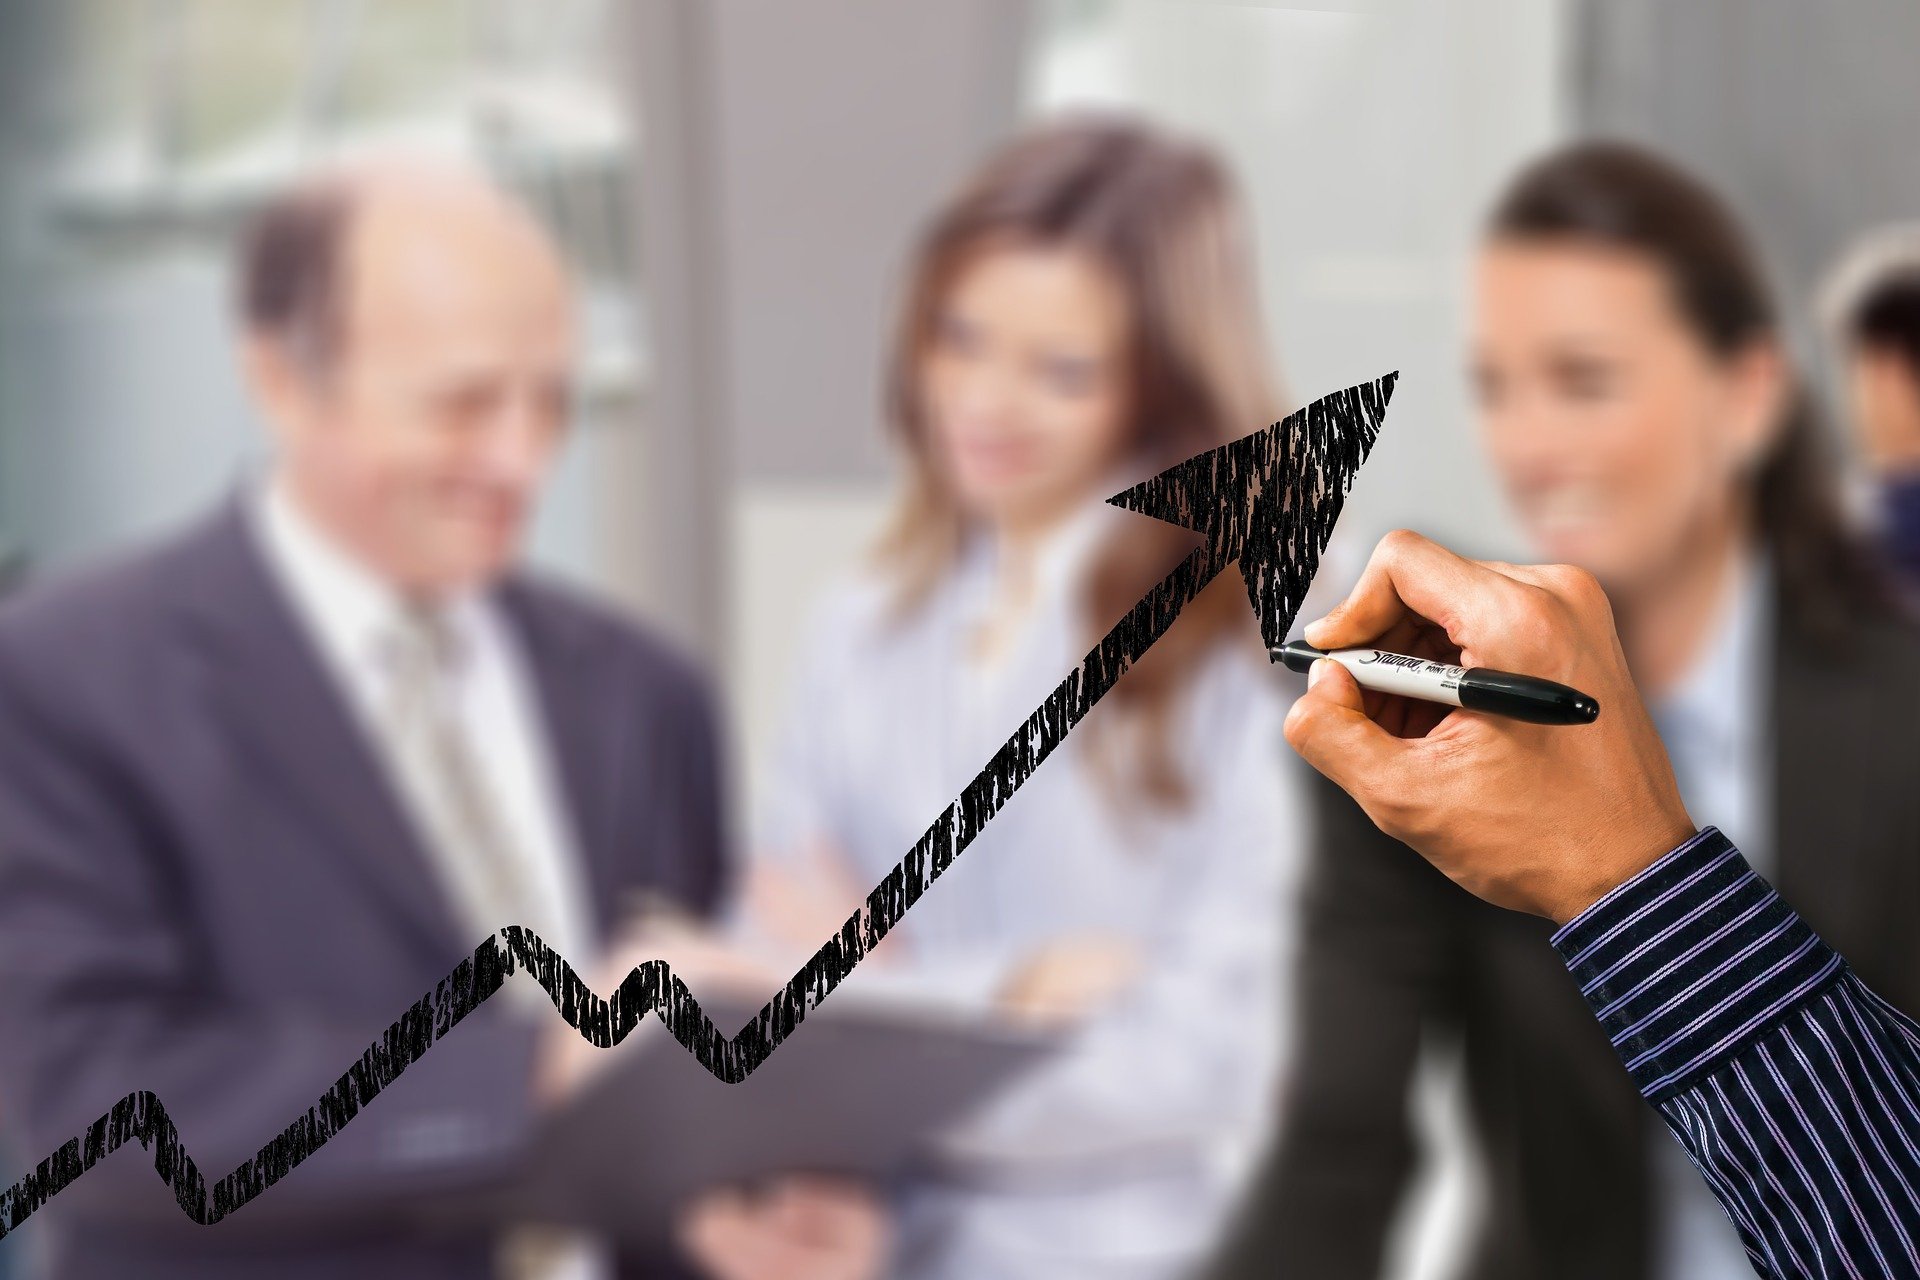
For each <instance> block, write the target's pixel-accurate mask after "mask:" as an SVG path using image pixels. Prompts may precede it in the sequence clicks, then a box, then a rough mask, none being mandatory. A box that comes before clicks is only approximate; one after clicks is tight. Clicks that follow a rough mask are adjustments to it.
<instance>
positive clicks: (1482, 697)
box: [1271, 640, 1600, 724]
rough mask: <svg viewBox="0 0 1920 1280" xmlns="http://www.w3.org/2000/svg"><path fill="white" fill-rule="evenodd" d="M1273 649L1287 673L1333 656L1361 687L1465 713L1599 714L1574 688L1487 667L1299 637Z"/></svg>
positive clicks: (1573, 717)
mask: <svg viewBox="0 0 1920 1280" xmlns="http://www.w3.org/2000/svg"><path fill="white" fill-rule="evenodd" d="M1271 653H1272V656H1274V657H1276V658H1278V659H1279V660H1280V661H1282V662H1284V663H1286V665H1287V669H1288V670H1289V671H1298V672H1300V673H1301V674H1302V675H1305V674H1306V673H1307V672H1308V671H1309V670H1311V669H1312V667H1313V663H1314V659H1316V658H1331V659H1332V660H1333V661H1335V662H1337V663H1339V664H1340V665H1341V666H1343V667H1345V668H1346V669H1347V670H1348V671H1349V672H1351V673H1352V675H1353V678H1354V679H1355V680H1356V681H1357V682H1359V685H1360V687H1361V688H1362V689H1373V690H1375V691H1377V692H1379V693H1397V694H1399V695H1400V696H1401V697H1403V698H1419V699H1421V700H1423V701H1426V702H1441V703H1445V704H1446V705H1448V706H1450V707H1465V708H1466V709H1467V710H1469V711H1485V712H1487V713H1489V714H1490V715H1496V716H1506V717H1508V718H1509V719H1513V720H1526V721H1529V722H1531V723H1533V724H1592V723H1593V721H1594V719H1595V717H1597V716H1598V715H1599V714H1600V703H1599V702H1598V701H1597V700H1595V699H1594V698H1592V697H1591V696H1589V695H1587V694H1584V693H1582V692H1580V691H1579V690H1578V689H1569V688H1568V687H1567V686H1566V685H1564V684H1555V683H1554V682H1553V681H1551V680H1538V679H1535V678H1534V677H1533V676H1516V675H1513V674H1512V673H1510V672H1506V671H1495V670H1493V669H1492V668H1490V667H1456V666H1454V665H1452V664H1451V663H1446V662H1432V661H1429V660H1428V659H1426V658H1415V657H1411V656H1410V655H1408V654H1404V653H1388V652H1386V651H1385V650H1383V649H1335V650H1334V651H1333V652H1332V653H1324V652H1322V651H1321V650H1319V649H1316V648H1314V647H1313V646H1312V645H1310V644H1304V643H1302V642H1301V641H1299V640H1289V641H1288V642H1287V643H1286V644H1284V645H1282V646H1280V647H1279V648H1278V649H1274V650H1272V651H1271Z"/></svg>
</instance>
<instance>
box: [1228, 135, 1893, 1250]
mask: <svg viewBox="0 0 1920 1280" xmlns="http://www.w3.org/2000/svg"><path fill="white" fill-rule="evenodd" d="M1476 265H1477V269H1476V274H1475V279H1474V314H1473V328H1474V349H1473V375H1474V380H1475V384H1476V387H1477V391H1478V397H1479V403H1480V413H1481V420H1482V427H1483V435H1484V439H1485V442H1486V446H1487V449H1488V452H1489V455H1490V457H1491V459H1492V462H1493V464H1494V467H1495V469H1496V470H1497V472H1498V473H1499V476H1500V479H1501V480H1502V482H1503V484H1504V486H1505V489H1506V492H1507V494H1508V496H1509V498H1510V499H1511V501H1512V503H1513V505H1514V507H1515V509H1516V511H1517V513H1518V515H1519V517H1520V519H1521V521H1522V523H1523V525H1524V527H1525V529H1526V530H1527V532H1528V534H1529V536H1530V540H1531V543H1532V547H1531V551H1532V553H1533V554H1534V555H1536V556H1538V557H1539V558H1540V559H1543V560H1548V561H1558V562H1565V563H1570V564H1574V565H1578V566H1580V567H1582V568H1585V569H1587V570H1590V571H1591V572H1592V573H1593V574H1595V575H1596V576H1597V577H1598V578H1599V580H1600V581H1601V583H1602V584H1603V585H1604V586H1605V588H1606V590H1607V593H1608V595H1609V597H1610V599H1611V601H1612V605H1613V609H1614V612H1615V616H1616V617H1617V620H1618V624H1619V630H1620V635H1621V639H1622V643H1623V646H1624V649H1625V652H1626V655H1627V659H1628V662H1629V665H1630V666H1631V669H1632V672H1633V676H1634V679H1635V681H1636V683H1637V684H1638V686H1639V688H1640V689H1641V691H1642V692H1643V693H1644V694H1645V696H1646V698H1647V700H1648V703H1649V705H1650V707H1651V709H1652V711H1653V715H1654V719H1655V723H1656V725H1657V726H1658V728H1659V729H1660V732H1661V736H1662V738H1663V740H1664V742H1665V743H1666V746H1667V750H1668V752H1669V755H1670V756H1671V758H1672V762H1673V765H1674V769H1675V772H1676V774H1677V775H1678V778H1679V783H1680V788H1681V791H1682V794H1683V795H1684V797H1685V801H1686V804H1687V807H1688V809H1689V811H1691V812H1696V813H1709V814H1712V815H1713V818H1714V821H1715V822H1716V823H1717V824H1718V825H1720V826H1721V827H1722V828H1723V829H1724V830H1725V831H1726V832H1727V834H1728V835H1729V836H1730V837H1732V838H1733V839H1734V840H1735V841H1736V842H1737V844H1738V845H1739V847H1740V848H1741V849H1743V850H1745V851H1746V853H1747V855H1748V857H1749V859H1750V860H1751V861H1752V862H1753V863H1754V865H1755V866H1756V867H1757V868H1758V869H1759V871H1760V872H1761V874H1762V875H1764V876H1766V877H1767V878H1768V879H1769V880H1771V881H1772V882H1773V883H1774V884H1776V885H1777V886H1778V887H1779V888H1780V890H1781V892H1782V893H1783V894H1785V895H1786V896H1787V897H1788V898H1789V899H1791V900H1792V901H1794V902H1795V903H1796V904H1797V905H1798V906H1799V907H1800V908H1801V910H1802V911H1803V914H1804V915H1805V916H1806V918H1807V919H1808V920H1809V921H1810V922H1812V923H1813V924H1814V926H1815V927H1816V928H1817V929H1818V930H1819V931H1820V932H1821V933H1822V934H1824V935H1825V936H1826V937H1828V938H1829V939H1831V940H1833V941H1834V943H1835V945H1836V946H1837V947H1839V948H1841V949H1842V950H1843V952H1844V953H1845V954H1846V955H1847V956H1848V958H1849V960H1850V961H1851V962H1853V963H1854V965H1855V966H1856V968H1857V969H1858V970H1859V972H1860V974H1861V976H1862V977H1863V978H1864V979H1865V981H1866V982H1868V983H1869V984H1870V985H1872V986H1874V987H1876V988H1878V989H1879V990H1880V991H1881V992H1883V993H1884V994H1885V995H1886V997H1887V998H1888V999H1889V1000H1890V1001H1892V1002H1893V1003H1894V1004H1895V1005H1897V1006H1899V1007H1902V1008H1904V1009H1907V1010H1920V935H1917V934H1916V931H1915V929H1914V927H1913V921H1914V919H1915V915H1916V909H1917V908H1920V789H1916V788H1915V787H1914V786H1913V782H1912V761H1913V759H1914V758H1915V753H1916V751H1920V662H1916V659H1920V640H1917V639H1916V634H1915V632H1914V630H1913V629H1912V628H1911V627H1910V626H1909V625H1908V624H1907V623H1906V622H1905V621H1904V619H1903V616H1902V615H1901V613H1900V612H1899V611H1898V609H1897V607H1896V604H1895V600H1894V593H1893V590H1892V587H1891V585H1890V581H1889V575H1888V574H1887V572H1886V570H1885V569H1884V567H1883V565H1882V564H1881V563H1880V562H1879V561H1878V559H1877V558H1876V557H1875V555H1874V554H1873V553H1872V552H1871V550H1870V549H1869V548H1868V547H1867V546H1866V545H1865V544H1864V543H1862V542H1861V541H1860V540H1859V539H1858V538H1857V537H1856V536H1855V535H1854V533H1853V532H1852V531H1851V530H1850V529H1849V528H1848V527H1847V525H1846V524H1845V523H1844V522H1843V519H1842V508H1841V502H1840V493H1839V488H1838V483H1837V480H1836V473H1835V470H1834V468H1833V466H1832V464H1831V463H1830V461H1829V458H1828V455H1827V450H1826V447H1825V445H1826V442H1825V441H1824V440H1823V438H1822V434H1821V429H1820V427H1819V425H1818V423H1817V422H1816V420H1815V418H1814V417H1813V415H1812V414H1811V412H1810V409H1809V406H1808V402H1807V401H1806V399H1805V398H1804V397H1803V395H1802V394H1801V393H1800V391H1799V389H1798V387H1797V384H1796V380H1795V378H1794V377H1793V375H1792V372H1791V370H1790V369H1789V368H1788V366H1787V361H1786V357H1785V355H1784V353H1783V351H1782V347H1781V342H1780V338H1779V335H1778V330H1777V320H1776V313H1775V311H1774V308H1773V304H1772V302H1771V301H1770V299H1769V297H1768V294H1767V291H1766V288H1765V285H1764V282H1763V277H1762V274H1761V269H1760V266H1759V264H1758V262H1757V261H1756V259H1755V257H1754V254H1753V251H1752V249H1751V248H1750V246H1749V245H1748V243H1747V240H1746V237H1745V235H1744V234H1743V232H1742V230H1741V228H1740V227H1739V226H1738V225H1737V224H1736V222H1735V220H1734V218H1733V216H1732V214H1731V213H1730V212H1729V211H1728V210H1727V209H1726V208H1725V207H1724V206H1723V205H1722V203H1721V202H1720V201H1719V200H1718V199H1717V198H1716V197H1715V196H1714V194H1712V193H1711V192H1710V191H1708V190H1707V189H1706V188H1705V187H1703V186H1702V185H1701V184H1700V183H1699V182H1698V181H1696V180H1695V179H1694V178H1693V177H1691V176H1689V175H1688V174H1686V173H1684V172H1682V171H1681V170H1679V169H1677V168H1676V167H1674V166H1673V165H1671V164H1669V163H1667V162H1666V161H1664V160H1662V159H1659V158H1656V157H1655V156H1653V155H1650V154H1648V153H1645V152H1643V151H1640V150H1637V149H1634V148H1631V147H1628V146H1625V145H1618V144H1609V143H1603V142H1597V143H1586V144H1579V145H1575V146H1572V147H1569V148H1567V149H1564V150H1561V151H1558V152H1555V153H1553V154H1550V155H1548V156H1547V157H1545V158H1544V159H1541V160H1539V161H1538V162H1536V163H1534V164H1533V165H1531V166H1530V167H1528V168H1526V169H1525V170H1524V171H1523V172H1522V173H1520V174H1519V175H1518V177H1517V178H1516V179H1515V180H1514V182H1513V183H1512V185H1511V186H1510V188H1509V189H1508V190H1507V192H1506V193H1505V195H1504V196H1503V198H1502V199H1501V200H1500V201H1499V203H1498V205H1497V206H1496V208H1495V209H1494V211H1493V214H1492V216H1491V218H1490V220H1489V222H1488V224H1487V235H1486V239H1485V241H1484V243H1483V245H1482V246H1481V249H1480V252H1479V255H1478V260H1477V264H1476ZM1568 732H1577V730H1568ZM1836 823H1838V824H1839V825H1838V826H1836V825H1835V824H1836ZM1312 858H1313V862H1312V866H1311V869H1310V871H1309V872H1308V877H1309V881H1308V888H1307V889H1306V890H1305V895H1306V901H1305V905H1304V906H1303V908H1302V910H1303V918H1304V922H1303V925H1302V928H1303V934H1304V936H1303V939H1302V944H1301V945H1302V957H1301V963H1300V970H1301V973H1302V982H1303V987H1302V991H1301V993H1300V995H1299V997H1298V1000H1299V1004H1300V1011H1299V1018H1298V1024H1297V1031H1296V1035H1297V1038H1298V1040H1299V1042H1300V1044H1301V1045H1302V1046H1303V1050H1302V1052H1301V1053H1300V1055H1299V1057H1298V1060H1297V1064H1296V1069H1295V1071H1294V1073H1293V1075H1292V1077H1291V1082H1290V1083H1291V1088H1290V1091H1289V1094H1288V1096H1287V1099H1286V1102H1285V1104H1284V1105H1283V1107H1282V1110H1281V1118H1280V1123H1279V1128H1280V1133H1281V1135H1282V1136H1281V1140H1280V1142H1279V1144H1278V1146H1277V1147H1276V1149H1275V1151H1274V1152H1273V1153H1272V1155H1271V1157H1270V1160H1269V1164H1268V1167H1267V1169H1266V1170H1265V1172H1264V1173H1263V1175H1262V1182H1261V1185H1260V1188H1259V1190H1258V1191H1257V1193H1256V1194H1255V1195H1254V1196H1253V1197H1252V1198H1251V1199H1250V1201H1249V1202H1248V1204H1247V1206H1246V1209H1245V1212H1244V1216H1243V1220H1242V1223H1241V1224H1240V1226H1239V1228H1238V1229H1237V1230H1236V1236H1235V1240H1234V1242H1233V1245H1232V1246H1231V1248H1230V1249H1229V1251H1228V1254H1227V1256H1226V1258H1225V1260H1224V1264H1223V1265H1222V1266H1221V1267H1220V1268H1219V1274H1220V1275H1221V1276H1223V1277H1241V1276H1244V1277H1254V1276H1259V1277H1262V1278H1263V1280H1265V1278H1266V1277H1271V1276H1273V1275H1275V1274H1281V1275H1289V1276H1292V1275H1298V1276H1311V1277H1314V1280H1341V1278H1343V1277H1353V1278H1358V1277H1373V1276H1376V1275H1378V1274H1380V1269H1381V1265H1382V1253H1383V1246H1384V1245H1385V1244H1386V1242H1387V1238H1388V1235H1389V1230H1390V1227H1391V1223H1392V1219H1393V1214H1394V1209H1395V1207H1396V1204H1397V1203H1398V1201H1399V1200H1400V1198H1401V1193H1402V1191H1403V1190H1404V1189H1405V1188H1406V1185H1407V1182H1408V1178H1409V1174H1410V1173H1411V1171H1412V1168H1413V1164H1414V1155H1415V1152H1414V1144H1413V1141H1412V1135H1411V1133H1410V1130H1409V1116H1408V1106H1407V1098H1408V1089H1409V1085H1410V1084H1411V1082H1412V1079H1413V1075H1414V1071H1415V1067H1416V1062H1417V1059H1418V1057H1419V1052H1418V1051H1419V1048H1420V1046H1421V1044H1422V1042H1423V1040H1427V1039H1429V1038H1430V1037H1445V1038H1450V1039H1455V1040H1457V1041H1458V1042H1460V1043H1461V1045H1462V1047H1463V1050H1464V1056H1465V1070H1466V1080H1467V1092H1468V1095H1469V1106H1470V1110H1471V1118H1472V1126H1473V1130H1474V1133H1473V1138H1474V1143H1473V1145H1474V1147H1475V1148H1476V1150H1477V1152H1478V1154H1479V1156H1480V1157H1481V1158H1482V1159H1481V1162H1482V1165H1483V1167H1484V1172H1485V1177H1486V1213H1485V1220H1484V1222H1483V1224H1482V1230H1481V1231H1480V1233H1479V1235H1478V1237H1477V1240H1476V1241H1475V1243H1474V1247H1473V1249H1472V1251H1471V1256H1470V1258H1469V1260H1468V1263H1467V1266H1466V1267H1465V1269H1464V1270H1463V1271H1462V1272H1461V1274H1463V1275H1472V1276H1475V1277H1482V1278H1485V1280H1521V1278H1528V1280H1532V1278H1535V1277H1537V1278H1539V1280H1570V1278H1576V1277H1595V1278H1596V1280H1598V1278H1600V1277H1605V1280H1633V1278H1634V1277H1649V1278H1651V1280H1734V1278H1735V1277H1746V1276H1750V1275H1752V1273H1753V1268H1752V1265H1751V1264H1750V1263H1749V1261H1748V1259H1747V1257H1746V1254H1745V1252H1744V1249H1743V1248H1742V1245H1741V1243H1740V1240H1739V1238H1738V1236H1737V1234H1736V1232H1735V1231H1734V1228H1733V1226H1732V1224H1731V1223H1730V1222H1729V1221H1728V1220H1727V1217H1726V1215H1725V1213H1724V1212H1723V1210H1722V1209H1721V1207H1720V1205H1719V1204H1718V1203H1717V1202H1716V1201H1715V1200H1714V1198H1713V1197H1712V1196H1711V1195H1710V1194H1709V1192H1708V1190H1707V1188H1706V1186H1705V1185H1704V1183H1703V1182H1702V1181H1701V1179H1700V1176H1699V1175H1698V1173H1697V1172H1695V1170H1694V1169H1693V1168H1692V1167H1691V1166H1690V1165H1689V1164H1688V1163H1687V1162H1686V1161H1685V1159H1684V1158H1683V1157H1682V1155H1681V1149H1680V1148H1679V1147H1678V1146H1677V1145H1676V1144H1674V1143H1673V1142H1671V1141H1670V1140H1668V1138H1667V1135H1666V1134H1664V1133H1660V1132H1656V1126H1655V1123H1654V1121H1652V1120H1651V1119H1650V1116H1649V1113H1648V1112H1647V1111H1646V1109H1645V1108H1644V1106H1643V1104H1642V1103H1641V1101H1640V1098H1639V1096H1638V1094H1637V1093H1636V1092H1635V1090H1634V1088H1633V1086H1632V1084H1631V1082H1630V1080H1629V1077H1628V1076H1627V1074H1626V1073H1624V1072H1622V1071H1621V1070H1620V1066H1619V1061H1618V1058H1617V1056H1616V1055H1615V1053H1614V1052H1613V1050H1612V1048H1611V1046H1610V1045H1609V1043H1608V1040H1607V1037H1606V1036H1605V1035H1603V1034H1602V1033H1601V1032H1600V1030H1599V1028H1598V1026H1597V1025H1596V1023H1595V1022H1594V1019H1593V1015H1592V1013H1591V1012H1590V1011H1589V1009H1588V1007H1587V1005H1586V1004H1585V1003H1584V1002H1583V1001H1582V999H1581V997H1580V994H1579V992H1578V991H1577V990H1576V989H1575V986H1574V984H1572V983H1569V982H1568V981H1567V980H1566V972H1565V968H1564V966H1563V965H1562V963H1561V961H1560V959H1559V957H1558V956H1557V955H1556V953H1555V952H1554V951H1553V949H1552V947H1550V946H1549V945H1548V935H1549V933H1550V932H1551V930H1552V925H1551V924H1550V923H1549V922H1547V921H1544V920H1540V919H1536V918H1534V917H1531V916H1526V915H1521V914H1516V913H1510V912H1506V911H1502V910H1499V909H1497V908H1493V907H1489V906H1486V905H1485V904H1483V903H1481V902H1479V901H1478V900H1476V899H1475V898H1473V897H1472V896H1471V895H1470V894H1468V893H1467V892H1466V891H1465V890H1462V889H1459V888H1457V887H1455V886H1454V885H1453V884H1451V883H1450V882H1449V881H1447V879H1446V878H1445V877H1444V876H1442V875H1441V874H1440V873H1439V872H1438V871H1435V870H1434V869H1433V868H1432V867H1431V866H1429V865H1428V864H1427V863H1426V861H1425V860H1423V859H1421V858H1419V857H1418V856H1415V855H1414V854H1413V853H1412V852H1411V851H1410V850H1408V849H1407V848H1405V847H1404V846H1402V845H1399V844H1397V843H1395V842H1393V841H1392V840H1390V839H1388V838H1387V837H1385V836H1382V835H1380V834H1379V833H1378V832H1377V831H1376V830H1375V829H1374V827H1373V824H1372V823H1371V822H1369V821H1368V820H1367V818H1366V817H1365V815H1364V814H1363V813H1362V812H1361V811H1360V809H1359V808H1358V807H1357V806H1355V805H1353V804H1352V803H1351V802H1349V801H1348V800H1347V799H1346V798H1345V797H1344V796H1341V795H1340V794H1338V793H1337V792H1335V791H1334V790H1332V789H1331V788H1326V789H1324V790H1322V791H1321V792H1319V793H1318V821H1317V831H1316V835H1315V844H1314V850H1313V854H1312ZM1722 1136H1723V1138H1724V1140H1727V1141H1735V1140H1737V1138H1736V1137H1735V1136H1734V1135H1722ZM1781 1211H1782V1212H1787V1211H1788V1210H1787V1209H1786V1208H1784V1207H1783V1208H1782V1210H1781Z"/></svg>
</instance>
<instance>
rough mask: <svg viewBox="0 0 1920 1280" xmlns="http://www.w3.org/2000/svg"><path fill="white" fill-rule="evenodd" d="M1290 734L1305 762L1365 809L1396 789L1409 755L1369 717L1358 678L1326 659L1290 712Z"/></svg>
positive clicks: (1293, 744) (1287, 732)
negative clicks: (1404, 758)
mask: <svg viewBox="0 0 1920 1280" xmlns="http://www.w3.org/2000/svg"><path fill="white" fill-rule="evenodd" d="M1286 735H1287V742H1288V743H1289V744H1290V745H1291V746H1292V747H1293V749H1294V750H1295V751H1297V752H1299V753H1300V758H1301V759H1303V760H1305V761H1306V762H1307V763H1308V764H1310V765H1312V766H1313V767H1314V768H1316V769H1318V770H1319V771H1320V772H1321V773H1323V774H1325V775H1326V776H1327V778H1328V779H1329V780H1331V781H1332V782H1333V783H1334V785H1335V786H1337V787H1339V788H1340V789H1341V790H1342V791H1345V792H1346V793H1347V794H1348V795H1350V796H1352V797H1353V798H1354V799H1355V800H1358V801H1359V802H1360V806H1361V807H1362V808H1368V804H1367V801H1368V800H1369V799H1370V798H1371V797H1372V796H1374V795H1376V794H1380V793H1382V792H1385V791H1389V790H1391V788H1392V787H1393V786H1394V785H1395V783H1394V779H1396V778H1397V777H1398V775H1399V772H1400V762H1401V760H1402V758H1403V756H1404V753H1405V752H1406V750H1407V747H1406V744H1405V743H1404V742H1402V741H1401V740H1400V739H1398V738H1396V737H1394V736H1393V735H1392V734H1391V733H1388V732H1387V731H1386V730H1385V729H1382V728H1381V727H1380V726H1379V725H1377V724H1375V723H1374V722H1373V721H1372V720H1370V719H1369V718H1368V717H1367V708H1366V703H1365V702H1364V701H1363V700H1362V698H1361V693H1360V685H1359V683H1358V682H1357V681H1356V680H1354V678H1353V676H1352V674H1351V673H1350V672H1348V670H1347V669H1346V668H1345V667H1343V666H1341V665H1340V664H1339V663H1337V662H1333V661H1330V660H1328V659H1326V658H1322V659H1320V660H1319V661H1317V662H1315V663H1314V664H1313V670H1312V671H1311V672H1310V673H1309V674H1308V677H1307V691H1306V692H1305V693H1303V694H1301V695H1300V697H1299V698H1298V699H1297V700H1296V701H1295V702H1294V704H1293V709H1292V710H1290V711H1289V712H1288V713H1287V723H1286Z"/></svg>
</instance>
